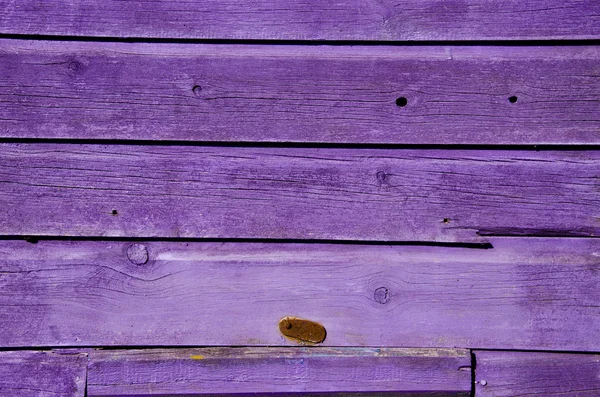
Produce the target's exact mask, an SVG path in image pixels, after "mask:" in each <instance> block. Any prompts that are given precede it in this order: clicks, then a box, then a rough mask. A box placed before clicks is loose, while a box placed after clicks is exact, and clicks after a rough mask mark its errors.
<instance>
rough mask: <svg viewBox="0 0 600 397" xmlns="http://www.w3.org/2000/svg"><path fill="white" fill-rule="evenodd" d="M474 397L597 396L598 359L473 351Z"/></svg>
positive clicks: (560, 355) (580, 355) (595, 357)
mask: <svg viewBox="0 0 600 397" xmlns="http://www.w3.org/2000/svg"><path fill="white" fill-rule="evenodd" d="M475 355H476V357H477V378H476V384H475V385H476V392H475V395H476V396H482V397H487V396H490V397H491V396H493V397H502V396H506V397H520V396H533V395H536V396H565V397H575V396H577V397H580V396H589V397H591V396H598V395H600V355H592V354H557V353H525V352H491V351H477V352H475Z"/></svg>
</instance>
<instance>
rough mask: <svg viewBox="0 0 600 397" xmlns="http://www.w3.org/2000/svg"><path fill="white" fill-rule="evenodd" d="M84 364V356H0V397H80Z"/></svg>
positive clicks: (39, 353)
mask: <svg viewBox="0 0 600 397" xmlns="http://www.w3.org/2000/svg"><path fill="white" fill-rule="evenodd" d="M86 364H87V357H86V354H84V353H58V352H52V351H36V352H30V351H11V352H0V395H1V396H10V397H56V396H60V397H83V396H84V394H85V380H86Z"/></svg>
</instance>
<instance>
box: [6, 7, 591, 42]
mask: <svg viewBox="0 0 600 397" xmlns="http://www.w3.org/2000/svg"><path fill="white" fill-rule="evenodd" d="M599 14H600V3H598V2H597V1H595V0H583V1H582V0H537V1H535V2H531V3H529V2H523V1H516V0H509V1H501V0H494V1H489V0H453V1H447V0H445V1H436V0H407V1H402V2H401V1H398V0H378V1H360V0H344V1H336V2H328V1H321V0H309V1H301V2H295V1H286V0H258V1H257V0H241V1H240V0H189V1H185V2H176V3H174V2H172V1H169V0H150V1H143V2H138V1H119V0H106V1H102V2H101V3H99V2H97V1H92V0H78V1H75V0H44V1H36V0H19V1H10V0H2V1H0V33H4V34H7V33H8V34H36V35H71V36H110V37H146V38H202V39H205V38H207V39H269V40H274V39H284V40H515V39H534V40H535V39H590V38H598V37H599V36H600V21H599V19H598V18H599Z"/></svg>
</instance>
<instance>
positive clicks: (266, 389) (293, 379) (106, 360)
mask: <svg viewBox="0 0 600 397" xmlns="http://www.w3.org/2000/svg"><path fill="white" fill-rule="evenodd" d="M470 365H471V358H470V354H469V352H468V351H466V350H455V349H365V348H202V349H169V350H166V349H157V350H155V349H151V350H112V351H101V350H99V351H94V352H91V353H90V364H89V373H88V387H87V389H88V396H89V397H100V396H103V397H116V396H159V395H160V396H164V395H178V396H180V395H185V396H201V395H215V394H218V395H229V394H236V395H238V396H239V395H248V394H251V393H260V395H263V394H285V395H286V396H288V395H293V394H294V393H302V394H305V393H310V394H320V395H323V394H330V393H344V394H346V393H350V394H352V395H354V394H359V395H367V394H366V393H376V395H387V394H388V393H398V392H401V393H402V394H403V395H406V394H413V393H427V395H436V396H468V395H469V392H470V389H471V368H470ZM429 393H431V394H429ZM369 395H373V394H369ZM390 395H391V394H390ZM421 395H422V394H421Z"/></svg>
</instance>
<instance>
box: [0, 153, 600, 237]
mask: <svg viewBox="0 0 600 397" xmlns="http://www.w3.org/2000/svg"><path fill="white" fill-rule="evenodd" d="M0 148H1V149H2V150H1V152H0V184H1V185H2V190H1V191H0V200H1V201H2V202H3V211H0V234H4V235H60V236H116V237H119V236H122V237H186V238H275V239H335V240H376V241H446V242H457V241H458V242H485V241H486V238H487V237H486V236H487V235H524V234H534V235H550V236H595V235H598V233H599V232H600V222H599V216H600V211H599V208H600V195H599V194H598V192H599V187H600V179H599V178H598V177H599V173H598V170H599V169H600V161H599V160H600V157H599V155H600V152H597V151H569V152H560V151H543V152H526V151H473V150H464V151H459V150H453V151H447V150H400V151H398V150H383V149H382V150H380V149H307V148H252V147H249V148H248V147H196V146H191V147H184V146H139V145H138V146H128V145H125V146H119V145H109V146H105V145H78V144H72V145H62V144H14V143H5V144H2V145H0Z"/></svg>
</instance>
